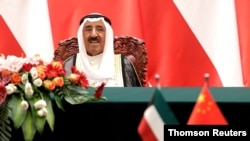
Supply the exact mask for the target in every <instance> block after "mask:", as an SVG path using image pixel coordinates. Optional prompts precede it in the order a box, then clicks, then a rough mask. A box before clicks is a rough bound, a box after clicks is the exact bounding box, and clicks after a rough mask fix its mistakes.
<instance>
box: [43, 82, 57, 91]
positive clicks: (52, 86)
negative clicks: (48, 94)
mask: <svg viewBox="0 0 250 141" xmlns="http://www.w3.org/2000/svg"><path fill="white" fill-rule="evenodd" d="M43 84H44V87H45V88H46V89H48V90H50V91H53V90H54V89H55V87H56V85H55V83H54V82H53V81H51V80H45V81H43Z"/></svg>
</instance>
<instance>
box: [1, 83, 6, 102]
mask: <svg viewBox="0 0 250 141" xmlns="http://www.w3.org/2000/svg"><path fill="white" fill-rule="evenodd" d="M6 97H7V91H6V88H5V84H4V83H3V82H0V105H1V104H2V103H3V102H4V101H5V99H6Z"/></svg>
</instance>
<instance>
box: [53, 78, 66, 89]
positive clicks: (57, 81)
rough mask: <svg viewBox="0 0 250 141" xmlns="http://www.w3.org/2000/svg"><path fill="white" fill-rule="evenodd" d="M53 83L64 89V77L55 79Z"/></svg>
mask: <svg viewBox="0 0 250 141" xmlns="http://www.w3.org/2000/svg"><path fill="white" fill-rule="evenodd" d="M52 81H53V82H54V83H55V85H56V86H59V87H62V86H63V85H64V80H63V77H55V78H54V79H53V80H52Z"/></svg>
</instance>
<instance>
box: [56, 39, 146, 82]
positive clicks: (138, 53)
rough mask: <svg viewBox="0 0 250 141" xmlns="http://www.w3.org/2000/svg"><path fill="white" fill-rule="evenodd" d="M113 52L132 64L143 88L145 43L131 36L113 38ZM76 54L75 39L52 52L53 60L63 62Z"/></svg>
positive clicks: (60, 43)
mask: <svg viewBox="0 0 250 141" xmlns="http://www.w3.org/2000/svg"><path fill="white" fill-rule="evenodd" d="M114 52H115V54H123V55H125V56H127V58H128V59H129V60H130V61H131V62H132V63H133V64H134V67H135V69H136V72H137V74H138V76H139V79H140V82H141V84H142V85H143V86H145V85H146V73H147V64H148V57H147V50H146V48H145V42H144V41H143V40H142V39H139V38H136V37H132V36H115V37H114ZM77 53H78V42H77V38H75V37H72V38H69V39H66V40H62V41H60V42H59V43H58V48H57V49H56V50H55V52H54V58H53V59H54V60H62V61H65V60H67V59H69V58H70V57H71V56H73V55H75V54H77Z"/></svg>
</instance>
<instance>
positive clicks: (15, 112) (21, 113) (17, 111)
mask: <svg viewBox="0 0 250 141" xmlns="http://www.w3.org/2000/svg"><path fill="white" fill-rule="evenodd" d="M21 101H22V99H21V98H20V97H19V96H18V95H12V97H11V99H10V109H11V113H10V115H11V119H12V121H13V123H14V127H15V128H20V127H21V125H22V124H23V122H24V120H25V117H26V114H27V110H23V109H22V107H21Z"/></svg>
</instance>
